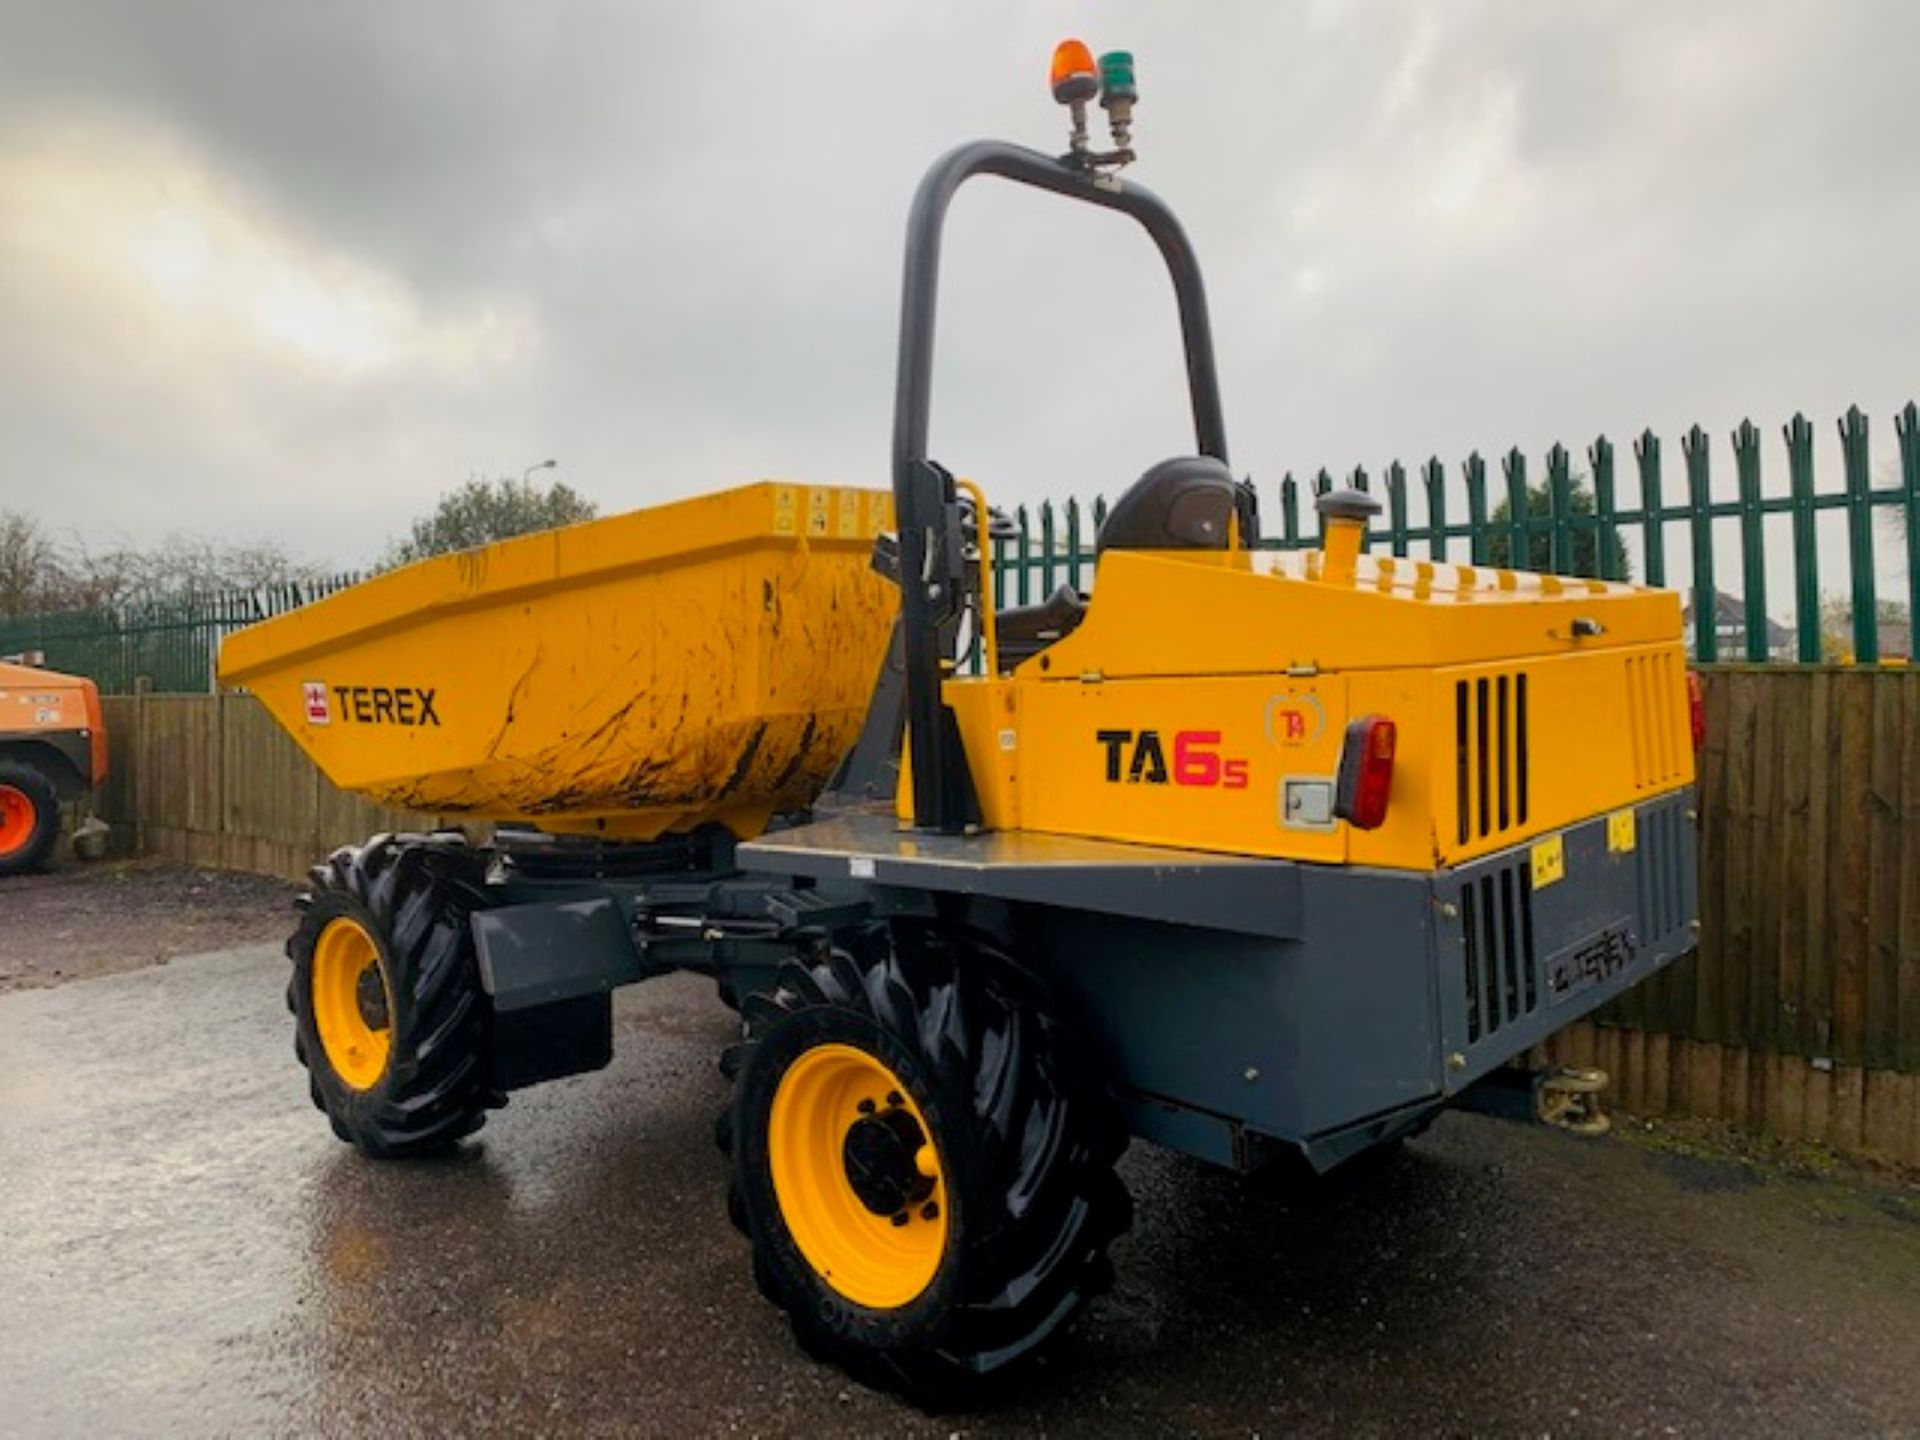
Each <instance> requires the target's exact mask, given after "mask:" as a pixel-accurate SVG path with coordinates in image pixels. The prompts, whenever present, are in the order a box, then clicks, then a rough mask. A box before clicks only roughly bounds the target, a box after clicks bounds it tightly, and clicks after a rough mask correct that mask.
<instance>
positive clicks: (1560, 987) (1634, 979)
mask: <svg viewBox="0 0 1920 1440" xmlns="http://www.w3.org/2000/svg"><path fill="white" fill-rule="evenodd" d="M1629 813H1631V814H1632V816H1633V819H1632V822H1631V826H1630V830H1631V833H1630V834H1629V833H1628V831H1629V827H1628V825H1627V824H1626V822H1624V821H1614V822H1612V823H1611V824H1610V821H1609V817H1606V816H1602V817H1600V818H1598V819H1594V820H1589V821H1585V822H1583V823H1581V824H1578V825H1574V826H1571V827H1569V828H1568V829H1566V830H1562V831H1559V832H1557V835H1556V836H1550V837H1547V839H1546V841H1545V842H1544V843H1548V844H1551V843H1552V841H1553V840H1554V839H1556V838H1557V839H1558V841H1559V843H1560V845H1561V847H1562V849H1563V854H1564V870H1563V873H1562V874H1561V875H1560V876H1559V878H1557V879H1552V880H1550V881H1548V883H1545V884H1542V885H1539V886H1537V887H1536V885H1535V884H1534V883H1533V882H1534V864H1533V859H1534V857H1533V851H1534V849H1535V846H1534V845H1531V844H1529V845H1519V846H1515V847H1514V848H1513V849H1510V850H1504V851H1501V852H1500V853H1499V854H1497V855H1490V856H1488V857H1486V858H1485V859H1483V860H1478V861H1475V862H1474V863H1472V864H1470V865H1465V866H1462V867H1460V868H1459V869H1457V870H1449V871H1443V872H1441V873H1440V874H1439V875H1436V876H1435V877H1434V885H1433V889H1434V901H1435V906H1436V911H1437V915H1438V921H1437V923H1436V925H1435V927H1434V961H1435V965H1434V974H1435V977H1436V982H1437V985H1438V1002H1439V1003H1438V1009H1437V1015H1436V1018H1437V1020H1438V1024H1439V1039H1440V1048H1441V1057H1442V1064H1441V1084H1442V1088H1443V1090H1444V1091H1445V1093H1447V1094H1449V1095H1451V1094H1456V1093H1458V1092H1459V1091H1460V1090H1462V1089H1464V1088H1466V1087H1467V1086H1468V1085H1470V1084H1472V1083H1473V1082H1474V1081H1475V1080H1478V1079H1479V1078H1481V1077H1482V1076H1483V1075H1485V1074H1486V1073H1487V1072H1488V1071H1490V1070H1492V1069H1494V1068H1496V1067H1497V1066H1499V1065H1502V1064H1505V1063H1506V1062H1507V1061H1509V1060H1511V1059H1513V1058H1514V1057H1515V1056H1517V1055H1520V1054H1522V1053H1523V1052H1525V1051H1526V1050H1527V1049H1529V1048H1530V1047H1532V1046H1533V1045H1536V1044H1538V1043H1539V1042H1540V1041H1542V1040H1544V1039H1546V1037H1547V1036H1549V1035H1551V1034H1552V1033H1553V1032H1554V1031H1556V1030H1558V1029H1560V1028H1561V1027H1562V1026H1564V1025H1567V1024H1569V1023H1571V1022H1572V1021H1574V1020H1577V1019H1579V1018H1580V1017H1581V1016H1583V1015H1586V1014H1588V1013H1589V1012H1591V1011H1593V1010H1595V1009H1597V1008H1598V1007H1600V1006H1601V1005H1604V1004H1605V1003H1606V1002H1607V1001H1609V1000H1611V999H1613V998H1614V997H1615V996H1617V995H1620V994H1621V993H1623V992H1625V991H1627V990H1629V989H1631V988H1632V987H1633V986H1635V985H1637V984H1639V983H1640V982H1641V981H1642V980H1645V979H1646V978H1647V977H1648V976H1650V975H1653V974H1654V973H1656V972H1657V971H1659V970H1661V969H1663V968H1665V967H1666V966H1667V965H1670V964H1671V963H1672V962H1673V961H1675V960H1677V959H1679V958H1680V957H1681V956H1682V955H1684V954H1686V953H1687V952H1688V951H1689V950H1691V949H1692V948H1693V946H1694V944H1695V942H1696V940H1697V930H1698V926H1697V921H1696V917H1697V915H1698V913H1699V903H1698V893H1697V886H1698V880H1697V874H1696V870H1695V858H1694V857H1695V829H1694V813H1695V807H1694V794H1693V790H1692V789H1691V788H1687V789H1684V790H1678V791H1674V792H1672V793H1670V794H1667V795H1663V796H1660V797H1658V798H1657V799H1654V800H1651V801H1647V802H1644V803H1642V804H1640V805H1637V806H1634V807H1633V808H1632V810H1631V812H1629Z"/></svg>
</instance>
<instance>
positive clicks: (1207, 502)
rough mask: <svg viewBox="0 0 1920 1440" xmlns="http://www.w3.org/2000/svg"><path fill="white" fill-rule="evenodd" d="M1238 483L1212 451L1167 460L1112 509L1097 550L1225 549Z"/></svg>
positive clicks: (1228, 540) (1133, 487)
mask: <svg viewBox="0 0 1920 1440" xmlns="http://www.w3.org/2000/svg"><path fill="white" fill-rule="evenodd" d="M1238 493H1239V487H1238V486H1237V485H1236V484H1235V483H1234V479H1233V472H1232V471H1230V470H1229V469H1227V467H1226V466H1225V465H1223V464H1221V463H1220V462H1219V461H1218V460H1215V459H1214V458H1212V457H1211V456H1208V455H1182V456H1179V457H1177V458H1175V459H1172V460H1162V461H1161V462H1160V463H1159V464H1158V465H1155V466H1154V467H1153V468H1152V469H1150V470H1148V471H1147V473H1146V474H1144V475H1142V476H1141V477H1140V478H1139V479H1138V480H1136V481H1134V482H1133V484H1132V485H1131V486H1129V487H1128V488H1127V490H1126V492H1125V493H1124V494H1123V495H1121V497H1120V498H1119V500H1118V501H1116V502H1115V503H1114V507H1113V509H1111V510H1109V511H1108V512H1107V520H1106V523H1105V524H1104V525H1102V526H1101V527H1100V542H1099V545H1098V546H1097V547H1096V548H1097V550H1100V551H1105V550H1225V549H1226V548H1227V546H1228V544H1229V543H1230V542H1231V538H1232V528H1231V522H1232V518H1233V510H1234V502H1235V499H1236V497H1237V495H1238Z"/></svg>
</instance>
